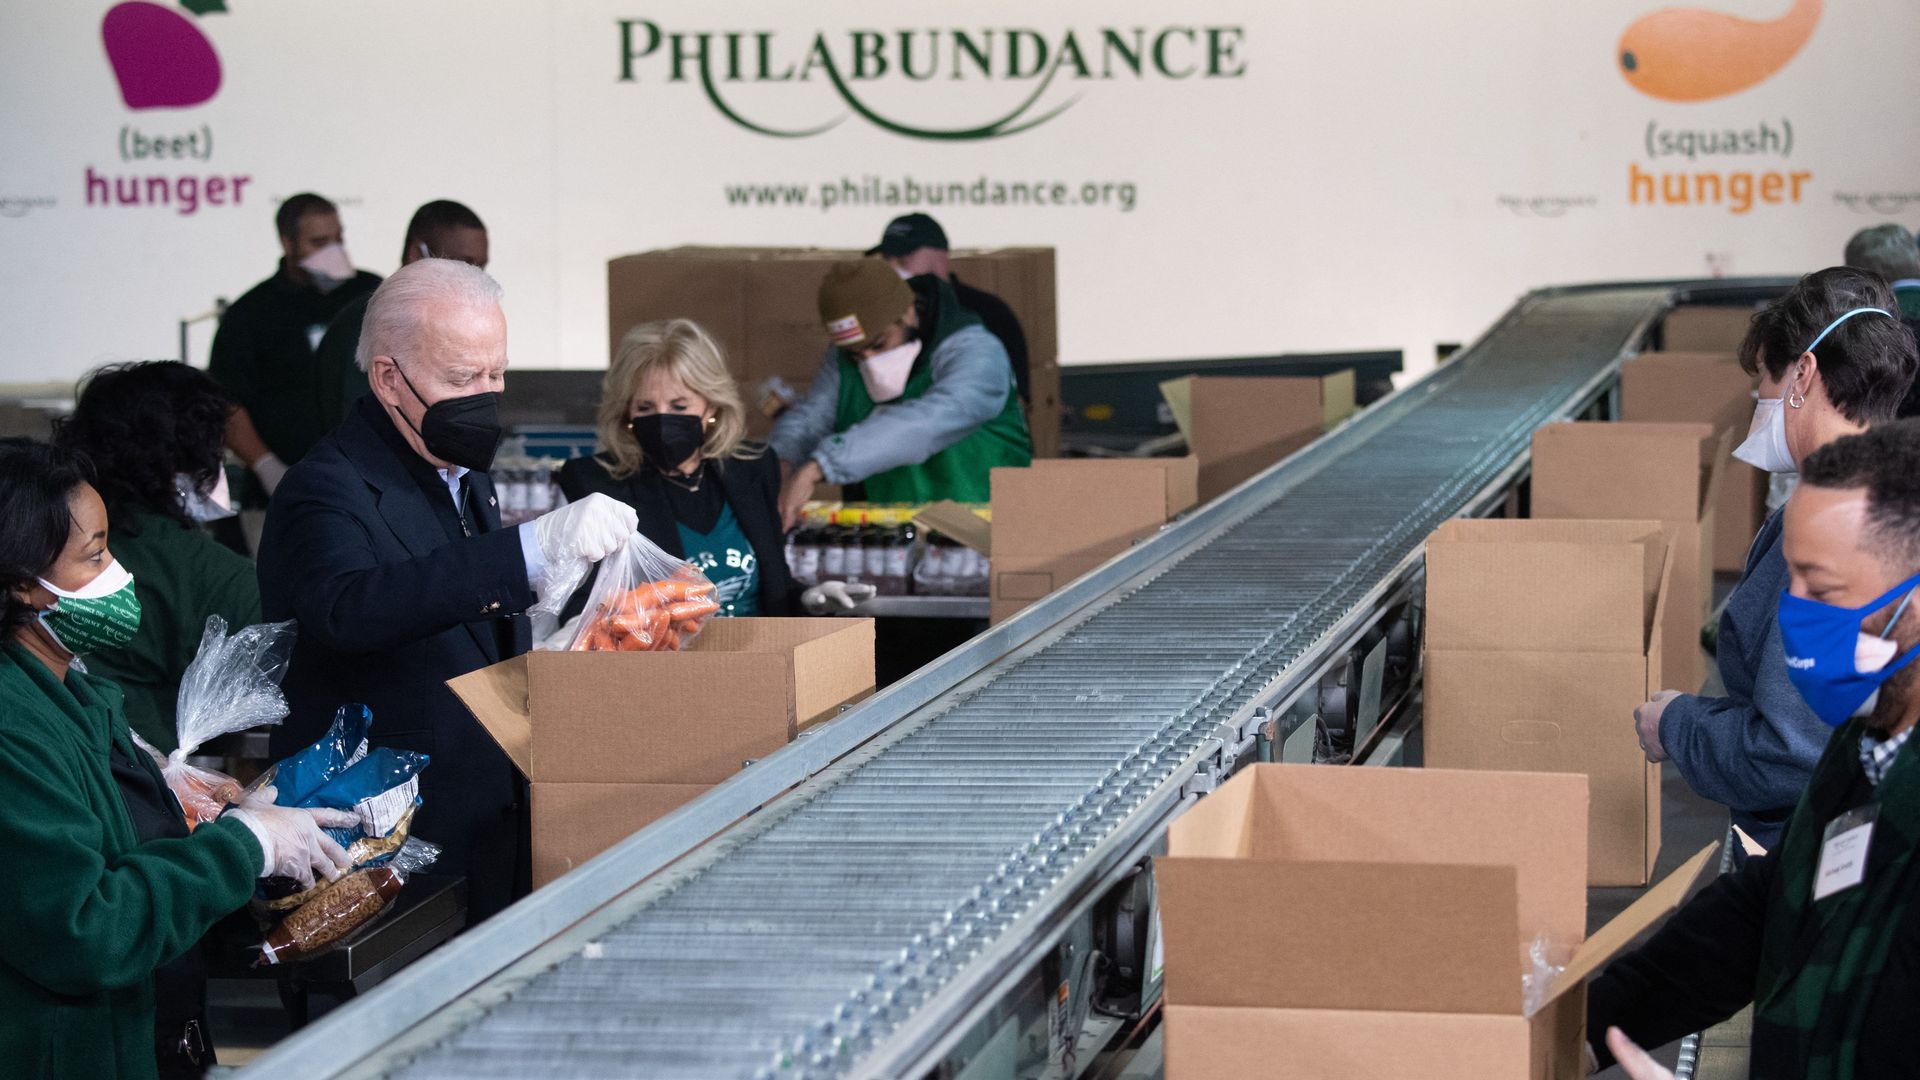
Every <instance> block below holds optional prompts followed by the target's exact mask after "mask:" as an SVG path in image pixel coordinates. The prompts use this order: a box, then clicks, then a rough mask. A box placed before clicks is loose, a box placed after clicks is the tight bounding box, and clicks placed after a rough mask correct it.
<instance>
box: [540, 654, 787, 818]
mask: <svg viewBox="0 0 1920 1080" xmlns="http://www.w3.org/2000/svg"><path fill="white" fill-rule="evenodd" d="M714 621H715V622H716V623H718V622H721V621H724V620H717V619H716V620H714ZM703 636H704V635H703ZM792 663H793V660H792V657H791V656H790V655H789V654H785V653H762V652H708V651H703V650H697V649H695V650H689V651H686V652H678V653H651V652H635V653H587V652H550V653H536V654H534V655H533V657H532V658H531V663H530V664H529V670H528V673H527V699H528V704H529V708H530V710H531V713H532V716H533V768H532V771H531V772H529V773H528V777H529V779H532V780H547V781H566V780H573V781H600V782H607V783H652V784H717V783H719V782H721V781H723V780H725V779H727V778H728V777H730V776H732V775H734V774H735V773H737V772H739V771H740V767H741V765H742V763H743V762H745V761H746V760H747V759H749V758H762V757H765V756H767V755H768V754H770V753H772V752H774V751H775V750H778V749H779V748H780V747H782V746H785V745H786V744H787V741H788V740H789V739H791V738H793V731H794V723H795V717H794V715H793V711H792V710H793V704H792V698H791V695H792V692H793V689H792V687H793V684H792V682H791V672H792Z"/></svg>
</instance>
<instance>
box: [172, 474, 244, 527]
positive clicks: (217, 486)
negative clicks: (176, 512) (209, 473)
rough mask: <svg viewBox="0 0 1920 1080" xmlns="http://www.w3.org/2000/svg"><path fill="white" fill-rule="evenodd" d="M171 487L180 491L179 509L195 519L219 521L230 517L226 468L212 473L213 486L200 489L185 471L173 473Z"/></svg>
mask: <svg viewBox="0 0 1920 1080" xmlns="http://www.w3.org/2000/svg"><path fill="white" fill-rule="evenodd" d="M173 489H174V490H175V491H177V492H179V493H180V509H181V510H182V511H184V512H185V513H186V515H187V516H188V517H190V518H192V519H193V520H195V521H219V520H221V519H222V518H230V517H232V516H233V515H234V514H235V513H236V511H235V510H234V509H233V498H232V497H231V496H230V495H229V494H228V493H227V470H226V469H225V467H222V468H221V469H220V470H219V471H218V472H216V473H214V481H213V487H212V488H211V489H210V490H207V491H200V490H198V489H196V488H195V487H194V486H193V477H191V476H188V475H187V474H186V473H174V474H173Z"/></svg>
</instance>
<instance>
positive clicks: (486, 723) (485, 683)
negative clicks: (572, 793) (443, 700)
mask: <svg viewBox="0 0 1920 1080" xmlns="http://www.w3.org/2000/svg"><path fill="white" fill-rule="evenodd" d="M529 655H530V654H529ZM527 659H528V657H527V656H524V655H523V656H516V657H513V658H512V659H510V660H503V661H501V662H500V663H498V664H492V665H489V666H487V667H483V668H481V669H480V670H479V671H469V672H467V673H466V674H465V675H462V676H460V677H459V678H457V679H448V680H447V688H448V689H449V690H452V691H453V695H454V696H455V697H457V698H459V699H460V703H461V704H462V705H465V706H466V707H467V711H468V712H470V713H472V714H473V718H474V719H475V720H478V721H480V726H481V727H484V728H486V729H487V734H489V735H491V736H493V741H494V742H497V743H499V744H500V749H502V750H504V751H506V753H507V757H509V758H511V759H512V760H513V764H514V767H516V768H518V769H519V770H520V772H521V775H523V776H524V775H529V774H531V772H532V770H533V713H532V711H531V710H530V709H528V707H527Z"/></svg>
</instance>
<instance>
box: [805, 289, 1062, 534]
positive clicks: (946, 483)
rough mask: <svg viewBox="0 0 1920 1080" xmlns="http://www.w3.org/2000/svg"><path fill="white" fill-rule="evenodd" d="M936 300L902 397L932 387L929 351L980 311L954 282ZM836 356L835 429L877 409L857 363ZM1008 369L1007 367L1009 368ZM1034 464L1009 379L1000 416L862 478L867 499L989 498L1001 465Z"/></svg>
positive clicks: (974, 321) (972, 500) (973, 500)
mask: <svg viewBox="0 0 1920 1080" xmlns="http://www.w3.org/2000/svg"><path fill="white" fill-rule="evenodd" d="M935 298H936V299H935V302H936V303H937V304H938V305H939V314H938V321H937V322H936V323H935V325H934V327H933V332H932V333H930V334H928V335H926V336H925V338H924V339H923V344H922V345H921V348H920V357H919V359H917V360H915V361H914V363H913V371H912V372H911V373H910V374H909V375H908V376H907V390H906V393H904V394H902V395H900V400H901V401H912V400H913V399H914V398H917V397H919V396H921V395H922V394H925V393H926V392H927V391H928V390H931V389H932V388H933V354H934V352H935V351H937V350H938V349H939V348H940V345H941V343H942V342H944V341H946V339H947V338H949V337H951V336H952V335H953V334H955V333H957V332H959V331H960V330H963V329H965V328H966V327H969V326H979V325H981V323H980V318H979V316H977V315H975V314H973V313H972V312H970V311H968V310H966V309H965V308H963V307H961V306H960V299H959V298H958V297H957V296H955V295H954V293H953V286H952V285H949V284H948V283H946V282H944V281H941V282H939V283H938V285H937V292H936V293H935ZM837 351H838V353H839V358H840V402H839V409H838V411H837V412H836V413H835V414H834V420H833V430H835V431H845V430H847V429H848V428H850V427H852V426H853V425H855V424H857V423H859V422H860V421H862V420H865V419H866V418H867V417H868V416H871V415H872V414H873V410H874V409H875V408H876V406H875V405H874V402H873V397H872V395H870V394H868V393H867V384H866V381H865V380H863V379H862V378H860V365H859V364H858V362H856V361H855V360H854V359H853V358H852V357H850V356H848V355H847V352H846V350H845V349H840V350H837ZM1009 372H1011V369H1009ZM1032 463H1033V441H1032V440H1031V439H1030V438H1029V437H1028V436H1027V418H1026V415H1025V414H1024V413H1022V412H1021V409H1020V395H1019V393H1018V392H1017V391H1016V390H1015V389H1014V386H1013V378H1012V375H1011V373H1009V375H1008V378H1007V401H1006V404H1005V406H1003V407H1002V408H1001V410H1000V412H999V414H998V415H996V416H994V418H993V419H991V420H988V421H987V422H986V423H984V424H982V425H980V426H979V427H977V428H975V429H973V431H972V432H971V433H970V434H968V435H967V437H966V438H964V439H961V440H960V441H959V442H957V443H954V444H953V445H952V446H949V447H947V448H946V449H945V450H942V451H940V452H939V453H937V454H934V455H933V456H932V457H930V458H928V459H927V460H925V461H923V462H921V463H920V464H918V465H901V466H899V467H897V468H892V469H888V470H887V471H886V472H883V473H875V474H874V475H872V476H869V477H867V478H866V480H865V481H863V482H862V483H863V484H864V486H865V487H866V492H867V500H868V501H869V502H879V503H929V502H934V501H937V500H939V499H953V500H955V501H956V502H970V503H983V502H986V501H988V487H987V478H988V476H989V474H990V473H991V471H992V470H994V469H996V468H1000V467H1002V466H1008V467H1014V468H1024V467H1026V466H1027V465H1030V464H1032Z"/></svg>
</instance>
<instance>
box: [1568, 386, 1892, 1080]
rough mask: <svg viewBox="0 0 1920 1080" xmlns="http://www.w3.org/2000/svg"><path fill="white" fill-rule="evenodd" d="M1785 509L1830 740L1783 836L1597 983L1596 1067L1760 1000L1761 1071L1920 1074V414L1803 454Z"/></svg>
mask: <svg viewBox="0 0 1920 1080" xmlns="http://www.w3.org/2000/svg"><path fill="white" fill-rule="evenodd" d="M1784 518H1785V521H1784V528H1783V533H1784V537H1785V539H1784V548H1785V558H1786V564H1787V567H1788V578H1789V584H1788V586H1787V592H1786V595H1785V596H1783V597H1782V598H1781V599H1780V602H1779V604H1780V608H1779V620H1778V622H1779V630H1780V633H1781V636H1782V638H1783V640H1784V642H1785V648H1786V656H1787V660H1786V664H1787V670H1788V672H1789V673H1790V675H1791V677H1792V681H1793V685H1794V687H1795V688H1796V689H1797V690H1798V692H1799V693H1800V694H1801V695H1802V696H1803V697H1804V698H1805V700H1806V703H1807V705H1808V707H1809V709H1810V711H1811V712H1812V714H1813V715H1814V717H1815V718H1816V719H1817V722H1819V723H1820V725H1821V727H1822V729H1823V730H1826V731H1828V732H1829V738H1828V739H1827V740H1826V744H1825V747H1824V750H1823V752H1822V754H1821V756H1820V758H1819V763H1818V766H1817V767H1816V768H1815V770H1814V772H1813V776H1812V782H1811V784H1810V786H1809V787H1808V788H1807V790H1806V792H1805V794H1804V795H1803V796H1802V797H1801V798H1800V800H1799V804H1798V805H1797V806H1796V807H1795V809H1794V811H1793V814H1792V816H1791V817H1790V818H1789V819H1788V822H1787V824H1786V829H1785V833H1784V836H1783V838H1782V839H1781V841H1780V843H1778V844H1777V845H1776V846H1775V847H1774V849H1773V850H1771V851H1770V852H1769V853H1768V854H1767V855H1766V856H1764V857H1762V858H1757V859H1750V860H1749V861H1748V862H1747V863H1746V864H1745V866H1744V867H1742V868H1741V869H1740V870H1738V871H1736V872H1734V873H1732V874H1728V875H1726V876H1724V877H1721V878H1719V879H1718V880H1716V881H1715V882H1714V883H1713V884H1711V885H1709V886H1708V887H1707V888H1706V890H1705V891H1704V892H1702V893H1701V894H1700V895H1698V896H1696V897H1695V898H1694V899H1693V900H1692V901H1690V902H1689V903H1688V904H1687V905H1686V906H1685V907H1683V908H1681V909H1680V910H1679V911H1678V912H1676V913H1675V914H1674V916H1673V918H1672V919H1671V920H1669V921H1668V923H1667V925H1666V926H1665V927H1663V928H1662V929H1661V930H1660V931H1659V933H1657V934H1656V935H1654V937H1653V938H1652V939H1651V940H1650V941H1649V942H1648V943H1647V944H1646V946H1645V947H1644V948H1642V949H1640V950H1638V951H1636V952H1633V953H1630V954H1628V955H1626V956H1624V957H1622V958H1620V959H1619V960H1617V961H1615V962H1614V963H1613V964H1612V965H1611V966H1610V967H1608V968H1607V969H1606V970H1605V971H1604V972H1602V973H1601V975H1600V976H1599V978H1598V979H1596V980H1595V981H1594V983H1593V985H1592V986H1591V988H1590V989H1589V993H1588V1039H1589V1041H1590V1044H1592V1048H1593V1050H1594V1051H1595V1053H1596V1055H1597V1056H1598V1057H1599V1059H1600V1061H1601V1063H1605V1061H1606V1059H1607V1057H1608V1054H1607V1048H1606V1047H1605V1046H1604V1045H1602V1043H1601V1040H1602V1039H1603V1038H1604V1037H1605V1036H1606V1033H1607V1031H1608V1029H1609V1028H1612V1027H1618V1028H1619V1029H1620V1030H1621V1031H1622V1032H1623V1033H1624V1034H1625V1036H1626V1037H1627V1038H1629V1039H1631V1040H1632V1041H1633V1042H1635V1043H1638V1044H1640V1045H1643V1046H1658V1045H1662V1044H1664V1043H1666V1042H1669V1041H1671V1040H1672V1039H1675V1038H1678V1037H1679V1036H1681V1035H1683V1034H1685V1033H1687V1032H1690V1031H1699V1030H1701V1029H1703V1028H1705V1027H1708V1026H1710V1025H1713V1024H1716V1023H1719V1022H1720V1021H1722V1020H1724V1019H1725V1018H1727V1017H1728V1016H1730V1015H1732V1014H1733V1013H1734V1012H1735V1011H1737V1010H1739V1009H1740V1008H1741V1007H1743V1006H1745V1005H1746V1004H1748V1003H1749V1002H1751V1003H1752V1004H1753V1006H1754V1014H1753V1045H1752V1054H1751V1062H1752V1070H1753V1072H1752V1075H1753V1076H1754V1077H1755V1078H1756V1080H1774V1078H1779V1080H1786V1078H1789V1077H1791V1078H1794V1080H1801V1078H1813V1077H1825V1078H1835V1077H1853V1078H1855V1080H1876V1078H1882V1077H1884V1078H1893V1077H1907V1076H1911V1075H1913V1050H1912V1039H1913V1032H1912V1026H1913V1025H1912V1017H1913V1016H1914V1013H1915V1009H1916V1008H1920V976H1917V975H1916V970H1917V969H1916V968H1915V966H1914V964H1913V963H1912V960H1913V958H1914V957H1915V956H1920V854H1917V853H1916V852H1920V751H1916V750H1915V749H1914V748H1913V747H1912V746H1910V745H1908V744H1909V742H1911V741H1912V739H1911V736H1912V735H1913V730H1914V726H1915V723H1916V722H1917V721H1920V665H1916V664H1915V663H1914V659H1915V657H1916V656H1920V604H1915V603H1914V602H1913V600H1914V596H1915V593H1916V592H1920V421H1913V420H1902V421H1897V422H1893V423H1888V424H1883V425H1881V426H1879V427H1876V428H1874V429H1873V430H1872V431H1869V432H1867V433H1865V434H1863V435H1853V436H1847V437H1844V438H1840V439H1837V440H1835V441H1833V442H1831V443H1829V444H1828V445H1827V446H1825V447H1823V448H1821V449H1819V450H1816V451H1814V452H1813V453H1812V454H1811V455H1810V456H1807V457H1805V458H1804V459H1803V460H1802V464H1801V477H1800V484H1799V486H1798V488H1797V489H1796V490H1795V491H1794V494H1793V496H1792V498H1791V499H1789V500H1788V502H1787V506H1786V509H1785V511H1784ZM1835 729H1837V730H1835ZM1622 1047H1623V1049H1624V1048H1625V1044H1624V1043H1623V1044H1622Z"/></svg>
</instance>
